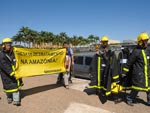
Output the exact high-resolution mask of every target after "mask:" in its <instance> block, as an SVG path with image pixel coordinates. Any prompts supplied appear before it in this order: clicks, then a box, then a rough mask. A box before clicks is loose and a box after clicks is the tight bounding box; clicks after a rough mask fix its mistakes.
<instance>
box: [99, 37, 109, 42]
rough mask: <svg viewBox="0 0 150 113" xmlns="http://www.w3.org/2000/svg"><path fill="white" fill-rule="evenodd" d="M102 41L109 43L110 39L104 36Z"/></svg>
mask: <svg viewBox="0 0 150 113" xmlns="http://www.w3.org/2000/svg"><path fill="white" fill-rule="evenodd" d="M101 41H109V39H108V37H107V36H103V37H102V38H101Z"/></svg>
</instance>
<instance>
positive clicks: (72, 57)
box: [70, 48, 74, 65]
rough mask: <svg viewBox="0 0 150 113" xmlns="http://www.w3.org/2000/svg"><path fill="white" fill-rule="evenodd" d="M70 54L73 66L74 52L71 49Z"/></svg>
mask: <svg viewBox="0 0 150 113" xmlns="http://www.w3.org/2000/svg"><path fill="white" fill-rule="evenodd" d="M70 52H71V59H72V62H71V64H72V65H74V55H73V50H72V49H71V48H70Z"/></svg>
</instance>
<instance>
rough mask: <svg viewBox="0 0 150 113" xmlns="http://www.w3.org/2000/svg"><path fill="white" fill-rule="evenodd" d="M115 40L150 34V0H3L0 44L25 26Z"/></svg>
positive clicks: (69, 34) (0, 17) (38, 29)
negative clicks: (105, 36) (143, 33)
mask: <svg viewBox="0 0 150 113" xmlns="http://www.w3.org/2000/svg"><path fill="white" fill-rule="evenodd" d="M23 26H24V27H29V28H30V29H33V30H36V31H39V32H40V31H48V32H52V33H54V34H59V33H60V32H66V34H67V35H68V36H70V37H71V36H74V35H76V36H83V37H85V38H87V37H88V36H89V35H91V34H93V35H94V36H99V37H102V36H103V35H107V36H108V37H109V39H112V40H120V41H122V40H128V39H131V40H132V39H136V37H137V36H138V34H139V33H141V32H147V33H148V34H150V0H0V41H1V40H2V39H3V38H5V37H13V36H14V35H16V34H17V33H18V31H19V29H20V28H21V27H23Z"/></svg>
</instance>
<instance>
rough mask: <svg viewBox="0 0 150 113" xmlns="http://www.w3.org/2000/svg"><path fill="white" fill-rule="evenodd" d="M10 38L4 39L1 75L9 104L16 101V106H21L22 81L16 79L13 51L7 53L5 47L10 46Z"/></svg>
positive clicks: (0, 57) (0, 56)
mask: <svg viewBox="0 0 150 113" xmlns="http://www.w3.org/2000/svg"><path fill="white" fill-rule="evenodd" d="M11 43H12V41H11V39H10V38H5V39H3V43H2V46H3V50H2V51H1V52H0V74H1V78H2V83H3V88H4V92H6V95H7V98H8V103H11V102H12V101H14V105H20V94H19V88H20V87H21V84H20V80H16V78H15V64H14V54H13V51H12V50H10V51H6V50H5V45H6V44H10V45H11Z"/></svg>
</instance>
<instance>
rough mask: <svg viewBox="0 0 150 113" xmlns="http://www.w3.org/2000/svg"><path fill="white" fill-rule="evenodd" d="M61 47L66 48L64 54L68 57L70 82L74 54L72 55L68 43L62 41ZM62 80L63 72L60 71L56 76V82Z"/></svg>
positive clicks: (58, 82) (59, 82)
mask: <svg viewBox="0 0 150 113" xmlns="http://www.w3.org/2000/svg"><path fill="white" fill-rule="evenodd" d="M63 47H64V48H66V54H67V55H68V56H69V58H70V69H69V70H70V71H69V78H68V80H69V82H70V83H72V80H71V76H72V71H73V65H74V56H73V51H72V49H71V48H70V47H69V43H67V42H64V43H63ZM62 80H63V73H60V74H59V75H58V78H57V84H61V83H62Z"/></svg>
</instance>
